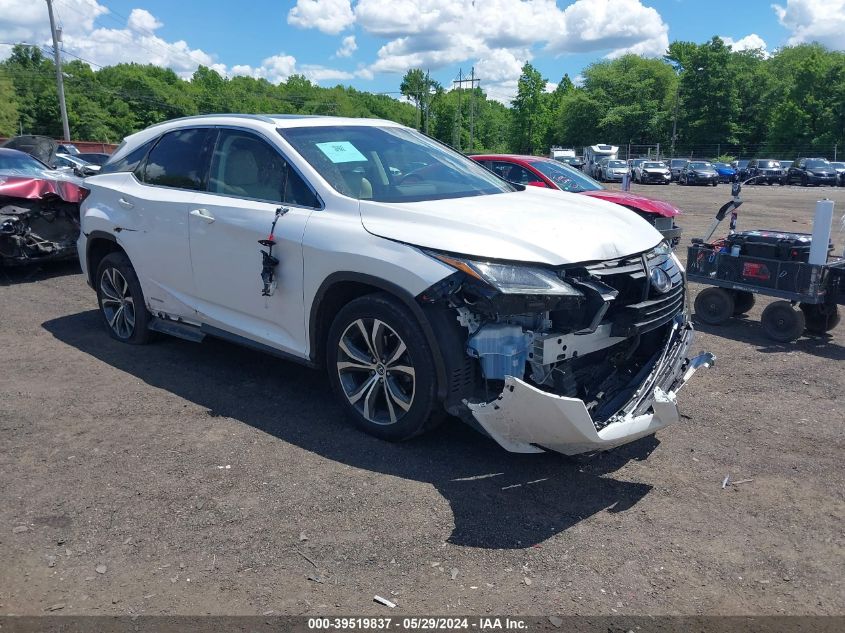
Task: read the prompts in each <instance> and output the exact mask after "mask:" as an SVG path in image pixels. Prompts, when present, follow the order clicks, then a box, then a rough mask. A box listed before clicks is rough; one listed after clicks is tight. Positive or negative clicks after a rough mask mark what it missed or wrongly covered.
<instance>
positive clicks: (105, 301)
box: [95, 252, 152, 345]
mask: <svg viewBox="0 0 845 633" xmlns="http://www.w3.org/2000/svg"><path fill="white" fill-rule="evenodd" d="M95 288H96V290H97V303H98V304H99V306H100V316H101V317H102V318H103V323H104V324H105V326H106V329H107V330H108V332H109V335H110V336H111V337H112V338H113V339H116V340H118V341H120V342H122V343H129V344H131V345H142V344H144V343H146V342H147V341H149V340H150V337H151V335H152V332H150V330H149V329H148V325H149V323H150V313H149V312H148V311H147V306H146V303H145V301H144V293H143V291H142V290H141V282H140V281H138V275H136V274H135V269H134V268H133V267H132V262H130V261H129V258H128V257H127V256H126V254H125V253H122V252H114V253H109V254H108V255H106V256H105V257H104V258H103V260H102V261H101V262H100V265H99V266H98V267H97V277H96V286H95Z"/></svg>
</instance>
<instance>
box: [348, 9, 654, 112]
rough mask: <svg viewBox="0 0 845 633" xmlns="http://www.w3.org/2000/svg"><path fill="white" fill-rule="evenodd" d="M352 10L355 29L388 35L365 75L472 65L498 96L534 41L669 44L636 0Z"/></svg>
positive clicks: (630, 49)
mask: <svg viewBox="0 0 845 633" xmlns="http://www.w3.org/2000/svg"><path fill="white" fill-rule="evenodd" d="M353 11H354V17H355V25H356V27H358V28H360V29H362V30H363V31H365V32H366V33H367V34H369V35H371V36H374V37H377V38H383V39H386V40H387V42H386V43H384V44H383V45H382V46H381V48H380V49H379V51H378V53H377V56H376V59H375V61H374V62H373V63H372V64H371V65H370V70H371V71H372V72H375V73H378V72H382V73H404V72H405V71H406V70H408V68H412V67H421V68H431V69H438V68H442V67H444V66H450V65H455V64H458V63H464V62H469V63H470V64H471V63H472V62H475V65H476V68H477V69H478V74H479V76H481V77H482V78H483V79H484V84H483V87H484V88H485V90H488V91H489V92H490V94H498V95H512V94H513V93H515V90H516V80H517V78H518V77H519V73H520V70H521V68H522V65H523V64H524V63H525V62H526V61H528V60H530V59H531V57H532V56H531V49H532V48H533V47H535V46H543V45H544V46H545V47H546V48H547V50H548V51H550V52H553V53H559V54H563V53H579V52H591V51H605V54H606V56H607V57H618V56H620V55H623V54H625V53H636V54H642V55H653V56H656V55H662V54H663V53H664V52H665V51H666V48H667V47H668V45H669V37H668V27H667V26H666V24H665V22H664V21H663V19H662V18H661V16H660V14H659V13H658V12H657V11H656V10H655V9H652V8H649V7H645V6H643V4H642V3H641V1H640V0H576V1H575V2H573V3H572V4H570V5H569V6H567V7H566V8H564V9H561V8H560V7H559V6H558V4H557V2H555V0H476V1H472V0H393V1H392V2H385V1H384V0H358V2H356V3H355V4H354V7H353ZM497 98H498V97H497ZM502 100H503V101H507V100H508V99H507V98H503V99H502Z"/></svg>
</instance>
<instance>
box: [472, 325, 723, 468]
mask: <svg viewBox="0 0 845 633" xmlns="http://www.w3.org/2000/svg"><path fill="white" fill-rule="evenodd" d="M692 339H693V330H692V326H691V325H689V324H684V325H675V326H674V331H673V332H672V335H671V342H670V343H669V344H668V345H667V347H666V350H665V351H664V353H663V355H662V357H661V358H660V359H659V360H658V361H657V362H656V363H655V365H654V367H653V368H652V370H651V373H650V374H649V376H648V378H647V379H646V380H645V381H644V382H643V385H642V386H641V388H640V389H639V390H638V391H637V393H636V394H635V395H634V396H633V398H631V400H630V401H629V402H628V404H626V405H625V406H624V407H623V408H622V409H621V410H620V411H619V413H617V414H616V416H614V417H613V418H612V419H611V420H610V421H609V423H608V424H607V425H606V426H605V427H604V428H602V429H601V430H597V429H596V425H595V423H594V422H593V420H592V418H591V417H590V413H589V411H588V410H587V407H586V405H585V404H584V401H583V400H579V399H578V398H567V397H563V396H557V395H554V394H551V393H547V392H545V391H542V390H540V389H538V388H536V387H534V386H532V385H529V384H528V383H526V382H524V381H522V380H520V379H518V378H514V377H512V376H507V377H506V378H505V388H504V390H503V391H502V393H501V394H500V395H499V397H498V398H497V399H496V400H494V401H492V402H487V403H481V404H470V403H467V406H468V407H469V409H470V411H471V412H472V415H473V417H474V418H475V419H476V420H477V421H478V423H479V424H480V425H481V426H482V427H483V428H484V430H485V431H487V433H488V434H489V435H490V437H492V438H493V439H494V440H496V442H498V443H499V444H500V445H501V446H502V447H503V448H504V449H505V450H508V451H511V452H514V453H542V452H543V451H544V450H551V451H555V452H558V453H563V454H564V455H577V454H578V453H589V452H593V451H599V450H606V449H610V448H614V447H616V446H621V445H622V444H627V443H629V442H633V441H634V440H637V439H639V438H641V437H645V436H647V435H651V434H653V433H655V432H656V431H658V430H659V429H661V428H663V427H664V426H667V425H669V424H674V423H675V422H677V421H678V419H679V414H678V407H677V403H676V394H677V393H678V391H679V390H680V389H681V387H683V386H684V384H685V383H686V382H687V381H688V380H689V379H690V378H691V377H692V375H693V374H694V373H695V372H696V370H697V369H699V368H700V367H710V366H712V365H713V363H714V362H715V357H714V356H713V354H711V353H709V352H705V353H701V354H699V355H697V356H695V357H694V358H691V359H690V358H688V357H687V351H688V349H689V347H690V345H691V343H692Z"/></svg>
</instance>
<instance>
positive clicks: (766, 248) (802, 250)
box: [727, 229, 833, 262]
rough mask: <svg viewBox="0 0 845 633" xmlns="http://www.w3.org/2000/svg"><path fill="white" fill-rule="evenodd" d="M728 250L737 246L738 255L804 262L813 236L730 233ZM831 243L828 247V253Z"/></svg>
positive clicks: (746, 232)
mask: <svg viewBox="0 0 845 633" xmlns="http://www.w3.org/2000/svg"><path fill="white" fill-rule="evenodd" d="M727 242H728V244H727V247H728V249H731V248H733V247H734V246H739V254H740V255H749V256H751V257H762V258H765V259H776V260H779V261H788V262H806V261H808V260H809V259H810V246H811V245H812V243H813V236H812V235H811V234H810V233H787V232H785V231H771V230H764V229H760V230H755V231H740V232H738V233H732V234H731V235H729V236H728V238H727ZM832 250H833V243H832V242H831V243H830V244H829V245H828V252H830V251H832Z"/></svg>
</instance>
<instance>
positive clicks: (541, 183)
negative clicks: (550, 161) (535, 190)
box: [525, 180, 547, 187]
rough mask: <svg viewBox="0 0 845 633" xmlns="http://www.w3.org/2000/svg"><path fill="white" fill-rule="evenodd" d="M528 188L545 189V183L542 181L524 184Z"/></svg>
mask: <svg viewBox="0 0 845 633" xmlns="http://www.w3.org/2000/svg"><path fill="white" fill-rule="evenodd" d="M525 184H526V185H528V186H529V187H547V185H546V183H544V182H543V181H542V180H532V181H531V182H527V183H525Z"/></svg>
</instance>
